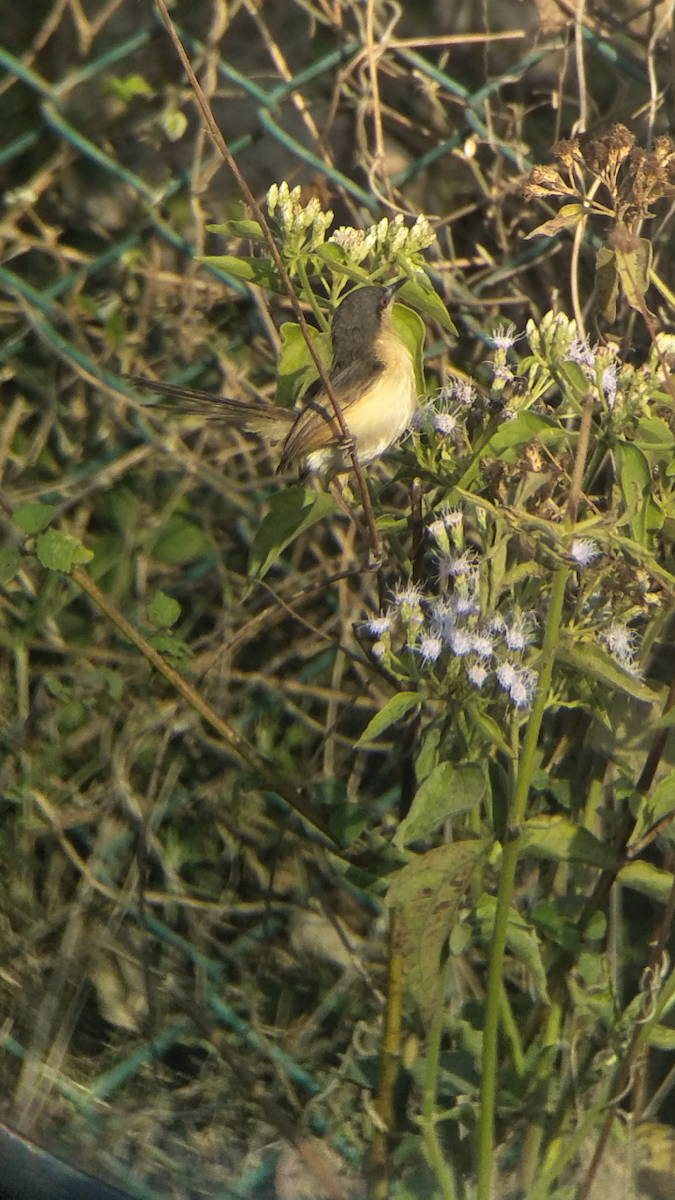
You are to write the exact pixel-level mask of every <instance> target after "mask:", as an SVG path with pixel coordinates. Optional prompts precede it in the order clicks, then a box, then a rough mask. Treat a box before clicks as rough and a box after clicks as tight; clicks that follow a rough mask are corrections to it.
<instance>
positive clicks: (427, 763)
mask: <svg viewBox="0 0 675 1200" xmlns="http://www.w3.org/2000/svg"><path fill="white" fill-rule="evenodd" d="M674 720H675V718H674ZM440 742H441V730H440V727H439V726H438V725H432V726H431V728H430V729H429V731H428V732H427V734H426V735H425V736H424V739H423V741H422V746H421V749H420V752H419V754H418V755H417V758H416V759H415V778H416V780H417V782H418V784H420V783H423V782H424V780H425V779H426V778H427V775H431V772H432V771H433V769H434V767H435V766H437V765H438V753H439V746H440Z"/></svg>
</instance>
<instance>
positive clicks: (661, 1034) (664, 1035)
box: [647, 1025, 675, 1182]
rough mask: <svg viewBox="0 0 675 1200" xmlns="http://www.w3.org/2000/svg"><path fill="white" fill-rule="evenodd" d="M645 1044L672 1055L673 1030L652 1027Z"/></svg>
mask: <svg viewBox="0 0 675 1200" xmlns="http://www.w3.org/2000/svg"><path fill="white" fill-rule="evenodd" d="M647 1043H648V1045H650V1046H655V1047H656V1049H657V1050H667V1051H669V1052H670V1053H672V1051H673V1050H675V1029H668V1027H667V1026H666V1025H652V1026H651V1028H650V1030H649V1033H648V1034H647ZM664 1128H665V1126H664ZM664 1182H665V1180H664Z"/></svg>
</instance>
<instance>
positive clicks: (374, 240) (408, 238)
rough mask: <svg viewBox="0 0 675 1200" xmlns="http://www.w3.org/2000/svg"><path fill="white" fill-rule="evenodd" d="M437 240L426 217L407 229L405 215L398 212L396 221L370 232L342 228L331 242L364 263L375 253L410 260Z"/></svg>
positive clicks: (384, 220)
mask: <svg viewBox="0 0 675 1200" xmlns="http://www.w3.org/2000/svg"><path fill="white" fill-rule="evenodd" d="M435 237H436V235H435V233H434V231H433V229H432V228H431V226H430V224H429V222H428V221H427V218H426V217H423V216H419V217H418V218H417V220H416V221H415V224H414V225H410V226H407V225H406V224H405V217H404V216H403V213H398V214H397V215H396V216H395V217H394V219H393V221H390V220H389V218H388V217H383V218H382V220H381V221H378V223H377V225H371V227H370V229H365V230H364V229H352V228H351V227H350V226H348V225H342V226H341V227H340V228H339V229H336V230H335V233H334V234H332V235H331V237H330V238H329V239H328V240H329V242H335V243H336V245H338V246H342V248H343V250H345V251H346V253H347V254H348V255H349V257H350V258H351V260H352V262H354V263H360V262H363V260H364V258H366V257H367V256H368V254H370V253H371V252H376V253H378V254H379V255H380V256H382V257H386V258H393V257H394V256H395V255H397V254H402V255H404V256H405V257H410V255H412V254H417V253H418V252H419V251H420V250H424V249H426V247H427V246H430V245H431V243H432V242H433V241H434V239H435Z"/></svg>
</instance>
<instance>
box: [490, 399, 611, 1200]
mask: <svg viewBox="0 0 675 1200" xmlns="http://www.w3.org/2000/svg"><path fill="white" fill-rule="evenodd" d="M592 414H593V394H592V392H590V391H589V392H588V394H587V395H586V398H585V401H584V405H583V409H582V413H581V421H580V423H579V437H578V440H577V451H576V457H575V460H574V470H573V472H572V480H571V483H570V491H569V496H568V500H567V509H566V512H565V527H566V530H567V531H568V532H570V531H571V530H572V529H573V528H574V523H575V521H576V519H577V509H578V507H579V501H580V499H581V495H582V490H581V484H582V479H583V472H584V465H585V463H586V457H587V454H588V447H589V442H590V430H591V416H592ZM569 573H570V568H569V567H568V566H562V567H559V568H558V570H557V571H556V573H555V575H554V576H553V583H552V586H551V595H550V599H549V607H548V618H547V620H546V632H545V634H544V644H543V646H542V648H541V658H540V662H541V669H540V671H539V681H538V684H537V692H536V695H535V698H534V704H533V705H532V712H531V714H530V719H529V721H528V723H527V728H526V730H525V737H524V739H523V748H522V751H521V754H520V759H519V762H518V774H517V778H516V786H515V790H514V795H513V807H512V809H511V814H510V825H509V829H508V830H507V834H506V838H505V843H504V850H503V854H502V875H501V879H500V882H499V892H498V895H497V909H496V912H495V925H494V932H493V935H492V946H491V948H490V961H489V964H488V986H487V999H486V1004H485V1026H484V1030H483V1048H482V1075H481V1108H480V1118H479V1124H478V1156H479V1157H478V1192H477V1200H490V1185H491V1180H492V1159H493V1153H494V1147H493V1143H494V1126H495V1102H496V1098H497V1037H498V1033H499V1007H500V1002H501V994H502V993H501V988H502V963H503V961H504V951H505V949H506V933H507V928H508V922H509V910H510V908H511V900H512V897H513V889H514V886H515V881H516V867H517V865H518V855H519V852H520V842H521V834H520V826H521V825H522V823H523V821H524V820H525V812H526V809H527V796H528V792H529V788H530V778H531V775H532V770H533V767H534V761H535V755H536V753H537V743H538V741H539V733H540V730H541V723H542V720H543V718H544V712H545V711H546V705H547V702H548V694H549V689H550V687H551V676H552V674H553V663H554V659H555V647H556V643H557V641H558V636H559V633H560V621H561V618H562V610H563V604H564V600H565V586H566V584H567V577H568V575H569Z"/></svg>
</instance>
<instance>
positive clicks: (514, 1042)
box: [500, 980, 525, 1078]
mask: <svg viewBox="0 0 675 1200" xmlns="http://www.w3.org/2000/svg"><path fill="white" fill-rule="evenodd" d="M500 990H501V997H502V998H501V1010H500V1011H501V1020H502V1028H503V1030H504V1033H505V1034H506V1036H507V1038H508V1041H509V1045H510V1047H511V1057H512V1059H513V1068H514V1070H515V1072H516V1075H519V1076H520V1077H521V1078H522V1076H523V1075H524V1074H525V1053H524V1051H523V1043H522V1041H521V1038H520V1034H519V1032H518V1026H517V1024H516V1018H515V1017H514V1015H513V1009H512V1008H511V1005H510V1004H509V994H508V992H507V990H506V988H505V986H504V982H503V980H502V981H501V989H500Z"/></svg>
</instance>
